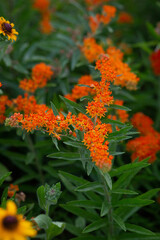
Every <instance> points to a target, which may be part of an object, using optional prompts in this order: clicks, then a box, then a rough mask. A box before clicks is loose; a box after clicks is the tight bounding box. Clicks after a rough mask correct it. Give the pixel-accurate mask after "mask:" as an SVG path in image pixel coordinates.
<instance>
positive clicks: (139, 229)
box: [126, 223, 155, 236]
mask: <svg viewBox="0 0 160 240" xmlns="http://www.w3.org/2000/svg"><path fill="white" fill-rule="evenodd" d="M126 229H127V230H128V231H131V232H135V233H138V234H143V235H150V236H154V235H155V233H153V232H151V231H150V230H148V229H146V228H143V227H140V226H138V225H134V224H129V223H126Z"/></svg>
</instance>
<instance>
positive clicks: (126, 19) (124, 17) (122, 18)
mask: <svg viewBox="0 0 160 240" xmlns="http://www.w3.org/2000/svg"><path fill="white" fill-rule="evenodd" d="M117 22H118V23H133V17H132V16H131V15H130V14H129V13H127V12H121V13H120V14H119V18H118V20H117Z"/></svg>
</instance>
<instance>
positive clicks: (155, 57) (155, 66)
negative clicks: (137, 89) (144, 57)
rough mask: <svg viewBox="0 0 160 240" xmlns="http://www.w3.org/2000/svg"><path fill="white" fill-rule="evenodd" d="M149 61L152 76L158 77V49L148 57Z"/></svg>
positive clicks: (159, 65) (159, 50) (159, 64)
mask: <svg viewBox="0 0 160 240" xmlns="http://www.w3.org/2000/svg"><path fill="white" fill-rule="evenodd" d="M150 61H151V65H152V69H153V72H154V74H155V75H157V76H160V49H158V50H157V51H155V52H153V53H152V54H151V55H150Z"/></svg>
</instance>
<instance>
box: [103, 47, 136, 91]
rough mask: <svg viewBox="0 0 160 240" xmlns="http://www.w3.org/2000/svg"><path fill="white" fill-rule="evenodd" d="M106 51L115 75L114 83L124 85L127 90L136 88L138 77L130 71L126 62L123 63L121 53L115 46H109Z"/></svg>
mask: <svg viewBox="0 0 160 240" xmlns="http://www.w3.org/2000/svg"><path fill="white" fill-rule="evenodd" d="M106 52H107V54H108V55H109V59H110V62H111V65H112V68H113V69H114V71H115V72H116V75H117V77H116V78H115V81H114V84H115V85H120V86H122V87H126V88H127V89H129V90H136V86H137V83H138V82H139V78H138V77H137V76H136V75H135V74H134V73H132V72H131V69H130V67H129V66H128V64H127V63H123V61H122V60H123V53H122V52H121V51H120V50H119V49H116V48H115V47H109V48H108V49H107V51H106Z"/></svg>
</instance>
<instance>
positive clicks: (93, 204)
mask: <svg viewBox="0 0 160 240" xmlns="http://www.w3.org/2000/svg"><path fill="white" fill-rule="evenodd" d="M67 205H70V206H76V207H84V208H93V209H94V208H96V209H100V208H101V203H100V202H98V201H92V200H76V201H70V202H67Z"/></svg>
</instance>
